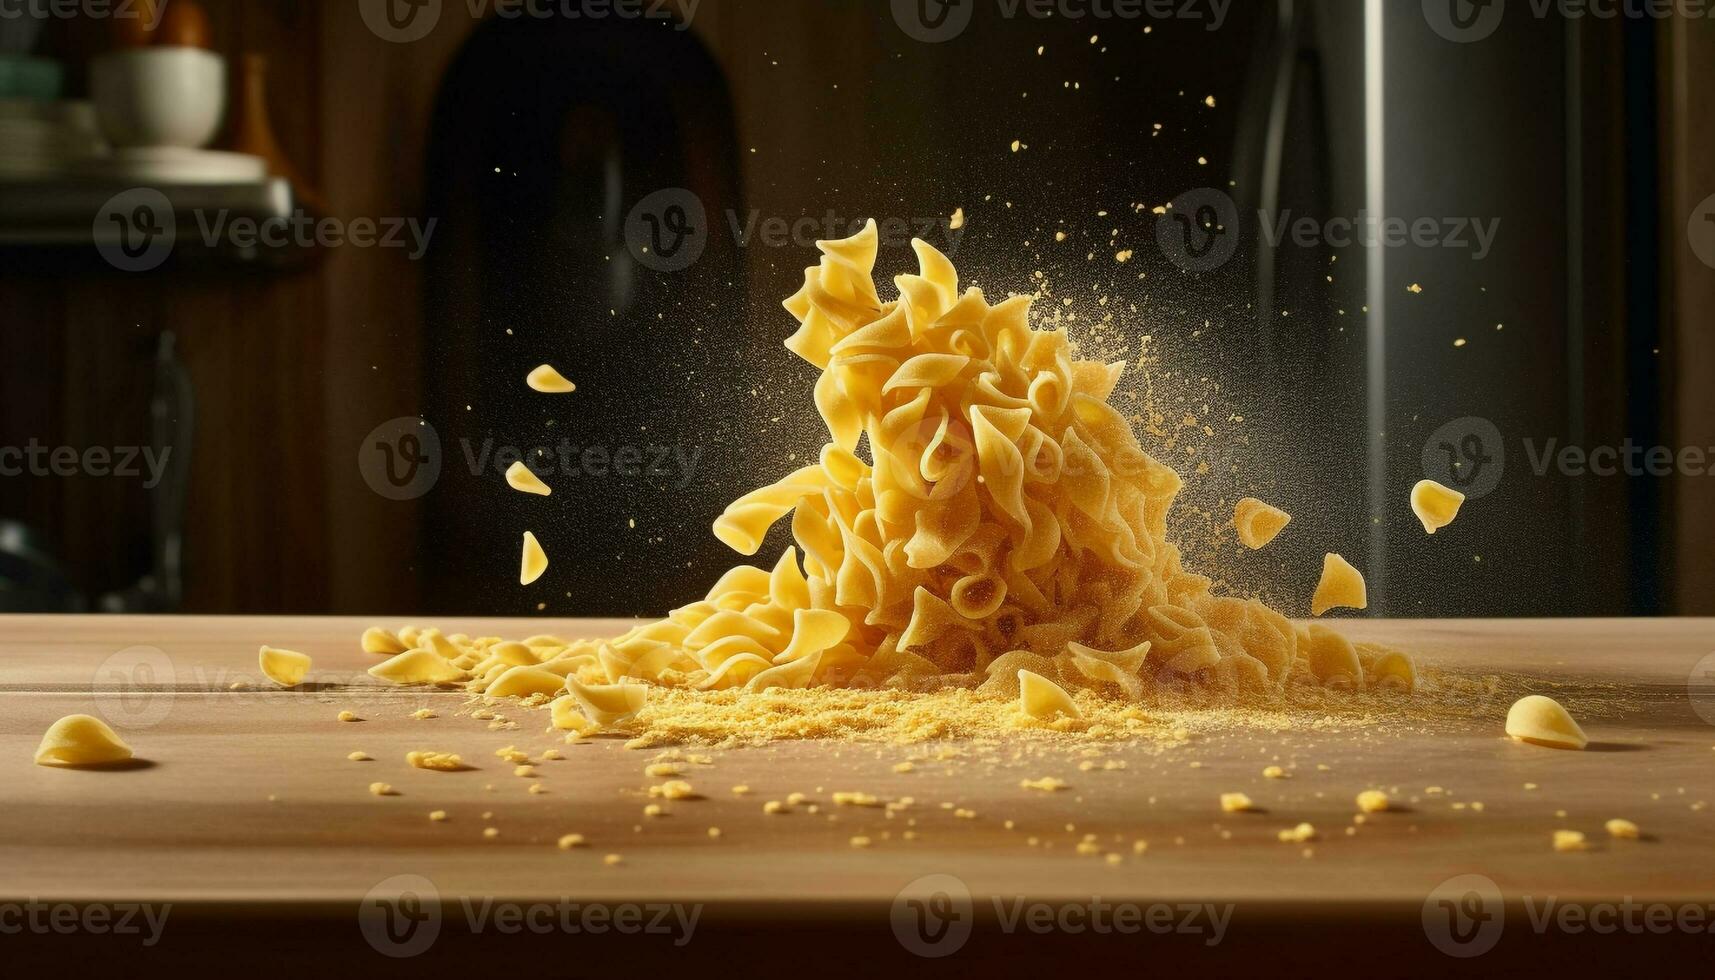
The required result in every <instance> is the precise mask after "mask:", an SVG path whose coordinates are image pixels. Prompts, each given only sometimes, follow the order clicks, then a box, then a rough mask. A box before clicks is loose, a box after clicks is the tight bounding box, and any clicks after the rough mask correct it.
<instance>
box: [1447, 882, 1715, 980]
mask: <svg viewBox="0 0 1715 980" xmlns="http://www.w3.org/2000/svg"><path fill="white" fill-rule="evenodd" d="M1519 904H1520V905H1522V906H1523V908H1524V913H1525V924H1526V925H1528V926H1529V928H1530V930H1531V931H1532V932H1534V933H1536V934H1537V935H1539V936H1540V935H1546V934H1548V933H1550V932H1559V933H1564V934H1567V935H1578V934H1582V933H1593V934H1596V935H1613V934H1616V933H1625V934H1629V935H1656V936H1665V935H1669V934H1672V933H1692V934H1707V933H1715V905H1707V904H1701V903H1695V902H1681V903H1669V902H1644V901H1639V900H1637V899H1635V898H1633V897H1632V896H1629V895H1627V896H1625V897H1623V898H1621V899H1620V900H1619V901H1617V902H1586V901H1562V900H1561V899H1560V898H1559V896H1555V895H1548V896H1535V895H1524V896H1522V897H1521V899H1520V902H1519ZM1506 926H1507V900H1506V898H1505V896H1504V895H1502V893H1501V889H1500V886H1499V885H1497V884H1495V881H1494V879H1492V878H1489V877H1488V876H1486V875H1481V874H1463V875H1458V876H1455V877H1453V878H1449V879H1447V880H1446V881H1444V882H1442V883H1441V884H1440V885H1438V886H1436V888H1435V889H1434V890H1433V891H1431V892H1430V893H1429V896H1428V898H1426V899H1425V900H1424V903H1423V932H1424V935H1425V936H1426V937H1428V939H1429V942H1430V944H1431V945H1433V946H1434V947H1435V948H1436V949H1438V950H1440V951H1441V952H1443V953H1445V954H1447V955H1448V956H1451V957H1454V958H1456V959H1471V958H1473V957H1477V956H1481V955H1483V954H1484V953H1487V952H1489V951H1490V950H1492V949H1494V948H1495V946H1496V944H1498V943H1499V942H1500V941H1501V936H1502V935H1503V934H1504V933H1505V931H1506Z"/></svg>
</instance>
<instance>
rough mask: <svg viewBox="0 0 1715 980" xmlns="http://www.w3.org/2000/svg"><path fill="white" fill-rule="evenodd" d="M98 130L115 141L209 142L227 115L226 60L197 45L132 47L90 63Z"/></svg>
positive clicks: (143, 143) (196, 144)
mask: <svg viewBox="0 0 1715 980" xmlns="http://www.w3.org/2000/svg"><path fill="white" fill-rule="evenodd" d="M89 89H90V95H91V97H92V98H93V99H94V101H95V112H96V115H97V116H98V117H99V118H100V119H101V129H102V132H104V133H106V134H107V139H108V141H109V142H111V143H113V144H114V145H115V146H182V147H188V148H190V149H197V148H199V147H203V146H207V145H208V143H209V141H210V140H212V139H214V134H215V133H216V132H218V131H219V130H220V121H221V117H222V116H224V115H225V114H226V59H224V58H222V57H221V56H220V55H218V54H215V53H214V52H212V51H204V50H203V49H201V48H184V47H160V48H133V49H129V50H125V51H112V52H109V53H107V54H104V55H101V56H100V57H98V58H96V59H95V60H94V61H92V62H90V66H89Z"/></svg>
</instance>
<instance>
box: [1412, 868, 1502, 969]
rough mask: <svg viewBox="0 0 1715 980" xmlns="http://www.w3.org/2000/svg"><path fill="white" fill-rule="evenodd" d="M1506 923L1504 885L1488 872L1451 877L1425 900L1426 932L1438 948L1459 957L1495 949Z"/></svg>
mask: <svg viewBox="0 0 1715 980" xmlns="http://www.w3.org/2000/svg"><path fill="white" fill-rule="evenodd" d="M1506 925H1507V907H1506V900H1505V899H1504V898H1503V897H1502V896H1501V888H1500V886H1499V885H1497V884H1495V882H1494V880H1493V879H1491V878H1488V877H1487V876H1484V875H1479V874H1468V875H1459V876H1457V877H1453V878H1449V879H1447V880H1446V881H1443V882H1442V883H1441V884H1439V885H1437V886H1436V887H1435V890H1434V891H1432V892H1430V893H1429V897H1428V898H1426V899H1424V901H1423V934H1424V935H1425V936H1427V937H1429V942H1430V944H1431V945H1433V946H1434V947H1435V948H1436V949H1438V950H1440V951H1441V952H1443V953H1445V954H1447V955H1448V956H1451V957H1454V958H1455V959H1462V960H1463V959H1470V958H1472V957H1474V956H1481V955H1483V954H1484V953H1487V952H1488V951H1489V950H1491V949H1494V948H1495V944H1496V943H1498V942H1500V941H1501V932H1502V931H1503V930H1504V929H1506Z"/></svg>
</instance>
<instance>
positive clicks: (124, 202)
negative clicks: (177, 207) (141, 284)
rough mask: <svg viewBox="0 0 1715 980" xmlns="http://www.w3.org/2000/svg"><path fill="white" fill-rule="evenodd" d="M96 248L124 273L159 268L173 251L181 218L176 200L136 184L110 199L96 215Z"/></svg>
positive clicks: (94, 232)
mask: <svg viewBox="0 0 1715 980" xmlns="http://www.w3.org/2000/svg"><path fill="white" fill-rule="evenodd" d="M92 232H93V235H94V239H95V248H96V250H97V251H99V252H100V253H101V257H102V258H104V259H106V260H107V261H108V263H109V264H110V265H112V266H113V267H114V268H116V269H120V270H121V271H124V272H147V271H149V270H150V269H154V268H158V267H159V266H160V265H161V263H163V262H165V261H167V258H168V256H170V255H172V254H173V243H174V242H175V241H176V240H177V239H178V219H177V217H176V216H175V215H174V214H173V202H171V201H169V200H167V195H165V194H163V193H161V192H160V191H158V190H156V189H155V188H153V187H133V188H131V189H130V190H128V191H120V192H119V193H117V194H115V195H113V196H112V197H110V198H108V199H107V203H106V204H103V205H102V206H101V209H100V210H99V211H97V212H96V214H95V225H94V228H93V229H92Z"/></svg>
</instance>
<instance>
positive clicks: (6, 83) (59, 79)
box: [0, 55, 65, 100]
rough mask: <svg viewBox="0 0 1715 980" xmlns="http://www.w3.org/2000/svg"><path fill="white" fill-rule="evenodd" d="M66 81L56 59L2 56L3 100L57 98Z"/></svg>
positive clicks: (0, 85)
mask: <svg viewBox="0 0 1715 980" xmlns="http://www.w3.org/2000/svg"><path fill="white" fill-rule="evenodd" d="M64 84H65V68H64V67H63V66H61V65H60V63H59V62H57V61H51V60H49V59H47V58H22V57H17V56H15V55H0V99H43V100H46V99H57V98H59V97H60V91H61V89H62V88H63V86H64Z"/></svg>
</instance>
